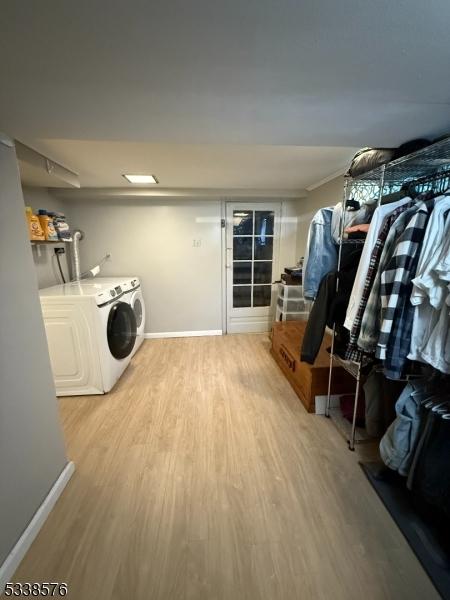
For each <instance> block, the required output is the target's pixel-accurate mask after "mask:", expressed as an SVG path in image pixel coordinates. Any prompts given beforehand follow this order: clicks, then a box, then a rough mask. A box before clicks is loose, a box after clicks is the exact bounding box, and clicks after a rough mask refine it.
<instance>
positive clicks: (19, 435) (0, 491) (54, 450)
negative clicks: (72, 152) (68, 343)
mask: <svg viewBox="0 0 450 600" xmlns="http://www.w3.org/2000/svg"><path fill="white" fill-rule="evenodd" d="M0 182H1V185H0V222H1V223H2V228H1V232H2V234H1V236H0V282H1V286H2V289H3V290H5V293H4V294H3V297H2V318H1V320H0V355H1V359H0V381H1V391H0V566H1V564H2V562H3V561H4V560H5V558H6V557H7V556H8V554H9V553H10V551H11V550H12V549H13V547H14V545H15V544H16V542H17V541H18V539H19V537H20V536H21V534H22V533H23V531H24V530H25V528H26V527H27V526H28V524H29V522H30V520H31V519H32V517H33V515H34V514H35V512H36V510H37V509H38V508H39V507H40V505H41V503H42V501H43V500H44V498H45V497H46V496H47V494H48V492H49V490H50V488H51V487H52V486H53V484H54V482H55V480H56V479H57V478H58V476H59V475H60V473H61V471H62V470H63V468H64V467H65V465H66V463H67V459H66V456H65V450H64V443H63V438H62V432H61V427H60V424H59V419H58V410H57V401H56V396H55V388H54V385H53V377H52V373H51V370H50V359H49V355H48V347H47V340H46V337H45V331H44V323H43V320H42V313H41V306H40V302H39V296H38V288H37V280H36V273H35V269H34V267H33V260H32V255H31V248H30V243H29V240H28V233H27V226H26V221H25V218H24V209H23V206H24V205H23V198H22V194H21V188H20V181H19V172H18V169H17V163H16V159H15V154H14V151H13V149H12V148H7V147H6V146H4V145H3V144H2V143H1V142H0Z"/></svg>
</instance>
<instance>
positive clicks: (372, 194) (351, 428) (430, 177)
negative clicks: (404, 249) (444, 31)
mask: <svg viewBox="0 0 450 600" xmlns="http://www.w3.org/2000/svg"><path fill="white" fill-rule="evenodd" d="M449 188H450V137H448V138H444V139H442V140H440V141H438V142H435V143H434V144H432V145H430V146H427V147H426V148H422V149H421V150H418V151H417V152H414V153H412V154H408V155H407V156H403V157H401V158H398V159H396V160H393V161H391V162H389V163H386V164H383V165H381V166H380V167H377V168H376V169H372V170H371V171H368V172H366V173H363V174H361V175H359V176H358V177H355V178H351V177H346V178H345V183H344V194H343V199H342V214H343V215H344V214H345V210H346V208H347V202H348V200H349V199H350V198H351V199H354V200H358V201H359V202H360V203H373V204H376V207H378V206H380V203H381V199H382V197H383V196H384V195H386V194H390V193H393V192H397V191H400V190H402V189H403V190H405V195H407V194H408V189H409V190H414V192H415V193H416V194H417V193H422V192H427V191H431V190H433V191H435V192H444V191H446V190H447V189H449ZM374 199H376V200H374ZM339 240H340V241H339V252H338V267H337V270H338V271H339V270H340V266H341V258H342V247H343V245H345V244H346V243H364V240H345V239H344V219H342V222H341V229H340V235H339ZM338 290H339V278H338V279H337V283H336V292H337V291H338ZM335 337H336V324H335V323H334V324H333V328H332V338H331V349H330V367H329V375H328V395H327V404H326V409H325V415H326V416H327V417H329V418H331V419H332V420H333V421H334V422H335V424H336V426H337V428H338V430H339V431H341V433H344V435H345V436H346V437H347V444H348V447H349V449H350V450H354V449H355V444H356V443H361V442H364V441H368V440H373V438H369V437H368V436H366V435H363V434H362V432H361V428H358V427H357V425H356V422H357V415H358V402H359V394H360V389H361V383H362V368H363V362H362V360H361V361H360V362H355V361H348V360H343V359H342V358H341V357H339V356H337V355H336V354H335V352H334V349H335ZM335 363H336V364H338V365H339V366H341V367H343V368H344V369H345V370H346V371H347V372H348V373H350V374H351V375H352V376H353V377H354V379H355V402H354V407H353V419H352V422H351V424H350V423H348V422H347V423H346V424H345V426H343V423H342V421H343V417H342V415H341V414H340V411H339V410H338V409H332V408H331V386H332V378H333V367H334V365H335Z"/></svg>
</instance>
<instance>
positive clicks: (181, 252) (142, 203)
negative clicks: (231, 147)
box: [65, 197, 299, 333]
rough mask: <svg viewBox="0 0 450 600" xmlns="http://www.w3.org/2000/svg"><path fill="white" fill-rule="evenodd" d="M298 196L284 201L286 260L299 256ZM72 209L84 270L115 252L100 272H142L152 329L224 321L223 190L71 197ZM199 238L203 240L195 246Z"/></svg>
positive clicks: (212, 326)
mask: <svg viewBox="0 0 450 600" xmlns="http://www.w3.org/2000/svg"><path fill="white" fill-rule="evenodd" d="M256 200H257V199H256ZM250 201H251V200H250ZM298 202H299V201H297V200H286V201H283V203H282V214H283V217H284V218H283V224H282V236H283V237H282V243H281V252H280V266H281V267H282V268H284V267H285V266H291V265H292V264H295V262H296V260H297V258H298V257H297V253H296V230H297V212H298V207H297V205H298ZM65 210H66V214H67V215H68V218H69V220H70V223H71V225H72V226H73V227H74V228H79V229H82V230H83V231H84V232H85V233H86V237H85V239H84V240H83V241H82V242H81V244H80V248H81V252H80V254H81V266H82V270H87V269H88V268H90V267H91V266H93V265H95V264H96V263H98V261H99V260H100V259H101V258H102V257H103V256H104V255H105V254H107V253H110V254H111V260H109V261H108V262H107V263H106V264H105V265H104V267H103V269H102V272H101V275H103V276H108V275H111V276H113V275H114V276H116V275H124V276H133V275H137V276H138V277H139V278H140V279H141V282H142V289H143V293H144V299H145V302H146V308H147V323H146V332H147V333H163V332H182V331H207V330H221V329H222V299H223V293H222V292H223V290H222V261H223V258H222V230H221V225H220V220H221V217H222V212H221V211H222V201H221V200H220V199H219V198H216V199H195V198H186V197H185V198H174V199H170V198H169V199H168V198H141V199H140V198H133V199H130V200H126V199H123V198H121V199H113V198H110V199H99V200H89V201H87V200H68V201H67V203H66V206H65ZM194 240H201V246H200V247H194V245H193V241H194Z"/></svg>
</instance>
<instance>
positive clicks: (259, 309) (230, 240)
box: [226, 202, 281, 333]
mask: <svg viewBox="0 0 450 600" xmlns="http://www.w3.org/2000/svg"><path fill="white" fill-rule="evenodd" d="M226 215H227V219H226V224H227V228H226V242H227V243H226V247H227V254H226V267H227V268H226V273H227V304H226V311H227V331H228V332H229V333H246V332H248V333H250V332H264V331H269V330H270V328H271V326H272V322H273V319H274V300H275V298H274V290H273V288H272V281H273V280H274V279H276V276H277V275H278V272H279V268H280V267H279V264H278V251H279V240H280V223H281V203H279V202H245V203H243V202H227V206H226Z"/></svg>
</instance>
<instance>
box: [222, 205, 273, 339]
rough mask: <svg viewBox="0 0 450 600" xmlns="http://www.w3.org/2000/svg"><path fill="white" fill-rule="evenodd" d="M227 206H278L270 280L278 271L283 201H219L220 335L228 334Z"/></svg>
mask: <svg viewBox="0 0 450 600" xmlns="http://www.w3.org/2000/svg"><path fill="white" fill-rule="evenodd" d="M228 204H242V205H247V206H249V207H251V205H255V204H258V205H265V204H272V205H278V215H276V217H275V219H276V221H278V236H276V238H277V239H276V240H275V243H274V247H273V248H274V258H273V273H272V278H275V277H276V273H278V272H279V271H280V257H281V242H282V235H283V227H282V224H283V201H282V199H281V198H256V197H249V198H232V197H229V198H223V199H222V201H221V211H220V212H221V224H222V227H221V241H222V333H223V334H224V335H226V334H228V333H229V331H228V275H227V271H228V269H227V259H228V255H227V231H228V229H227V228H228V227H229V225H230V224H229V223H227V205H228ZM273 300H274V290H273V288H272V304H271V307H270V308H271V310H272V312H273V314H274V315H275V309H276V306H275V304H274V302H273ZM275 302H276V300H275Z"/></svg>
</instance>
